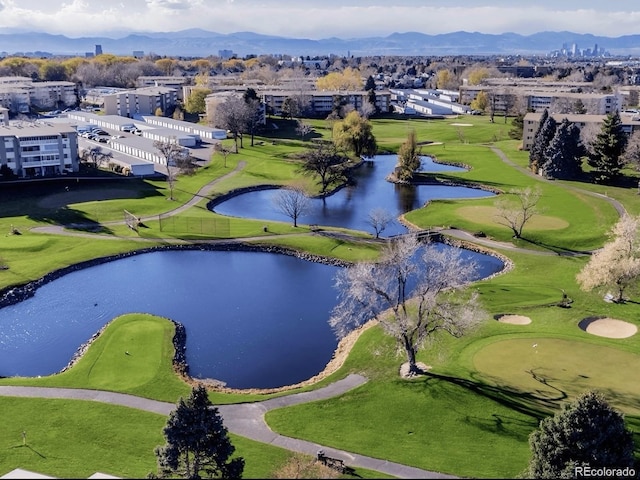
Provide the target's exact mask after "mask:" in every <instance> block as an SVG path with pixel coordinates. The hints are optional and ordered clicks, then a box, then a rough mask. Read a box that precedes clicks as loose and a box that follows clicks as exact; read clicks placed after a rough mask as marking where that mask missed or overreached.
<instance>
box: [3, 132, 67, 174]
mask: <svg viewBox="0 0 640 480" xmlns="http://www.w3.org/2000/svg"><path fill="white" fill-rule="evenodd" d="M0 165H7V166H8V167H9V168H10V169H11V170H12V171H13V173H14V174H15V175H17V176H18V177H23V178H28V177H40V176H50V175H59V174H63V173H67V172H77V171H78V134H77V133H76V131H75V129H74V128H73V127H71V126H70V125H64V124H40V123H26V122H25V123H21V124H16V125H11V126H7V125H3V126H0Z"/></svg>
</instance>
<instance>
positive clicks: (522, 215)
mask: <svg viewBox="0 0 640 480" xmlns="http://www.w3.org/2000/svg"><path fill="white" fill-rule="evenodd" d="M509 193H511V194H512V195H514V196H515V200H510V199H508V198H500V199H499V200H498V201H497V202H496V203H495V207H496V208H497V210H498V211H497V213H496V215H495V217H496V222H497V223H499V224H500V225H504V226H505V227H509V228H510V229H511V230H512V231H513V236H514V238H521V237H522V229H523V228H524V226H525V224H526V223H527V222H528V221H529V220H531V218H532V217H533V216H534V215H537V214H538V213H540V210H539V209H538V202H539V201H540V197H541V196H542V192H541V190H540V187H536V188H531V187H527V188H523V189H518V188H514V189H511V190H510V192H509Z"/></svg>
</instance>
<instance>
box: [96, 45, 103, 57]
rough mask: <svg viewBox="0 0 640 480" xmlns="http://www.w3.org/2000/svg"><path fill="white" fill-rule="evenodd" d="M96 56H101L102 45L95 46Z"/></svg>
mask: <svg viewBox="0 0 640 480" xmlns="http://www.w3.org/2000/svg"><path fill="white" fill-rule="evenodd" d="M96 55H102V45H96Z"/></svg>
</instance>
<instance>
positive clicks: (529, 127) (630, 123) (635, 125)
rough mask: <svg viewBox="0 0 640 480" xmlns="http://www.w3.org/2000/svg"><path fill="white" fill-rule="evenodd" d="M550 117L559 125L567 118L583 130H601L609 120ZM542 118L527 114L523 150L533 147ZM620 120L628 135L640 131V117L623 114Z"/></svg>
mask: <svg viewBox="0 0 640 480" xmlns="http://www.w3.org/2000/svg"><path fill="white" fill-rule="evenodd" d="M550 115H551V117H553V119H554V120H555V121H556V122H558V124H559V123H561V122H562V121H563V120H564V119H565V118H566V119H567V120H569V121H570V122H571V123H574V124H575V125H577V126H578V128H580V129H581V130H582V129H583V128H585V127H586V126H589V125H592V126H593V127H594V128H600V127H601V125H602V122H603V121H604V119H605V118H607V115H575V114H560V113H552V114H550ZM541 117H542V113H527V114H526V115H525V116H524V127H523V132H522V149H523V150H527V151H528V150H529V149H530V148H531V146H532V145H533V139H534V137H535V135H536V132H537V131H538V128H539V126H540V118H541ZM620 120H621V123H622V129H623V130H624V131H625V132H626V133H627V135H631V134H633V133H634V132H636V131H639V130H640V117H639V116H638V115H626V114H621V115H620Z"/></svg>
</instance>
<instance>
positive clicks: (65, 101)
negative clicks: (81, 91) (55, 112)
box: [29, 82, 78, 109]
mask: <svg viewBox="0 0 640 480" xmlns="http://www.w3.org/2000/svg"><path fill="white" fill-rule="evenodd" d="M29 90H30V95H31V104H32V105H33V106H34V107H36V108H38V109H44V108H65V107H71V106H75V105H77V104H78V92H77V88H76V84H75V83H73V82H33V83H31V86H30V88H29Z"/></svg>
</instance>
